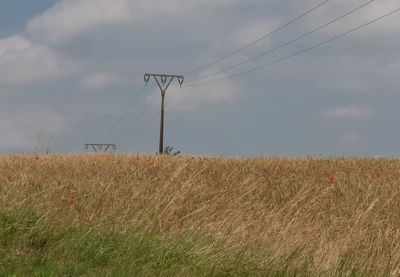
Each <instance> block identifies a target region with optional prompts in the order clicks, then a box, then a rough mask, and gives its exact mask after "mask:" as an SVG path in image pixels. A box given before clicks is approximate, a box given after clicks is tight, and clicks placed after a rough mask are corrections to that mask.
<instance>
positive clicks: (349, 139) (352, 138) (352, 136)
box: [340, 132, 363, 144]
mask: <svg viewBox="0 0 400 277" xmlns="http://www.w3.org/2000/svg"><path fill="white" fill-rule="evenodd" d="M362 139H363V138H362V137H361V136H360V135H359V134H357V133H353V132H352V133H347V134H344V135H343V136H342V137H341V138H340V140H341V142H342V143H345V144H353V143H356V142H359V141H361V140H362Z"/></svg>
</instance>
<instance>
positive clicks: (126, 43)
mask: <svg viewBox="0 0 400 277" xmlns="http://www.w3.org/2000/svg"><path fill="white" fill-rule="evenodd" d="M322 2H324V1H323V0H301V1H299V0H287V1H281V0H270V1H262V0H247V1H241V0H191V1H186V0H164V1H156V0H113V1H109V0H35V1H32V0H15V1H6V0H0V134H1V139H0V154H13V153H27V152H32V151H34V149H35V145H36V144H37V140H38V136H39V133H40V131H41V130H44V132H45V133H46V135H47V136H48V137H52V140H51V147H50V149H51V152H53V153H75V152H83V153H86V152H87V151H86V150H85V149H84V144H85V143H100V142H101V143H117V144H118V151H119V152H128V153H143V154H150V153H155V152H157V151H158V143H159V128H160V126H159V124H160V118H159V116H160V114H159V113H160V102H161V96H160V91H159V89H158V87H157V85H156V84H155V82H154V80H153V79H151V80H150V81H149V83H148V84H147V86H145V82H144V80H143V75H144V74H145V73H157V74H182V75H184V77H185V81H184V84H183V86H182V87H179V85H178V83H177V81H176V80H174V81H173V83H172V84H171V86H170V87H169V88H168V90H167V92H166V102H167V105H166V108H165V110H166V112H165V135H164V146H172V147H174V149H175V150H180V151H181V152H182V153H184V154H188V155H212V156H222V157H236V156H238V157H260V156H271V155H277V156H285V157H298V156H324V157H325V156H346V157H350V156H351V157H352V156H360V157H365V156H371V157H375V156H388V157H397V158H398V157H400V147H399V141H400V128H399V123H400V120H399V119H400V109H399V108H398V105H399V103H400V78H399V72H400V36H399V30H400V12H397V13H394V14H392V15H391V16H388V17H386V18H384V19H382V20H379V21H377V22H375V23H373V24H370V25H368V26H366V27H365V28H362V29H359V30H357V31H355V32H352V33H350V34H348V35H346V36H343V37H340V38H338V39H335V40H333V41H330V42H329V43H326V44H323V45H321V46H320V47H317V48H314V49H312V50H310V51H306V52H304V53H302V54H300V55H297V56H294V57H291V58H288V59H284V60H282V61H280V62H277V63H273V62H274V61H277V60H280V59H281V58H284V57H288V56H290V55H292V54H294V53H298V52H300V51H302V50H304V49H307V48H310V47H313V46H314V45H318V44H319V43H320V42H323V41H326V40H329V39H331V38H333V37H336V36H338V35H340V34H343V33H345V32H347V31H349V30H352V29H354V28H356V27H358V26H361V25H363V24H365V23H367V22H370V21H372V20H374V19H376V18H378V17H380V16H382V15H385V14H387V13H389V12H391V11H393V10H396V9H398V8H400V3H399V2H398V0H375V1H370V0H363V1H362V0H353V1H348V0H329V1H326V3H324V4H323V5H321V6H320V7H318V8H316V9H315V10H313V11H312V12H310V13H309V14H307V15H306V16H304V17H302V18H300V19H298V20H296V21H295V22H293V23H292V24H290V25H288V26H286V27H285V28H283V29H281V30H280V31H278V32H275V33H274V34H272V35H270V36H268V37H266V38H265V39H262V40H260V41H258V42H257V43H255V44H254V45H252V46H251V47H248V48H246V49H244V50H243V51H240V52H238V53H237V54H235V55H232V56H229V57H227V58H226V59H224V60H222V61H220V62H217V63H215V64H212V65H210V66H208V67H205V68H201V69H200V70H198V71H196V72H193V73H191V74H186V73H189V72H191V71H192V70H194V69H196V68H199V67H201V66H203V65H206V64H209V63H212V62H214V61H216V60H218V59H219V58H221V57H224V56H226V55H227V54H230V53H232V52H234V51H236V50H238V49H241V48H242V47H243V46H245V45H247V44H249V43H251V42H253V41H255V40H257V39H259V38H261V37H263V36H265V35H267V34H268V33H270V32H271V31H273V30H275V29H277V28H278V27H281V26H284V25H285V24H286V23H288V22H290V21H291V20H293V19H294V18H296V17H298V16H300V15H302V14H304V13H305V12H306V11H308V10H310V9H312V8H313V7H316V6H317V5H319V4H320V3H322ZM368 2H371V3H369V4H367V5H365V6H364V7H363V8H360V9H359V10H357V11H355V12H354V13H351V14H349V15H348V16H346V17H343V18H342V19H341V20H338V21H336V22H334V23H332V24H329V25H328V26H326V27H324V28H320V29H319V30H317V31H315V32H313V33H311V34H310V35H307V36H305V37H303V38H301V39H298V40H296V41H293V42H292V43H288V45H286V46H285V47H280V48H279V49H277V50H276V51H269V50H271V49H274V48H277V47H278V46H280V45H282V44H285V43H287V42H290V41H292V40H294V39H295V38H298V37H299V36H302V35H303V34H306V33H308V32H310V31H311V30H314V29H316V28H317V27H319V26H321V25H324V24H326V23H328V22H330V21H332V20H333V19H335V18H338V17H339V16H342V15H344V14H346V13H348V12H349V11H351V10H353V9H355V8H357V7H359V6H361V5H363V4H366V3H368ZM267 51H269V53H268V54H266V55H264V56H260V57H258V58H254V60H252V61H250V62H247V63H245V64H243V65H241V66H237V67H235V68H233V69H232V70H230V71H224V72H222V73H220V74H215V75H212V76H210V77H204V75H208V74H212V73H215V72H217V71H220V70H221V69H225V68H227V67H229V66H232V65H236V64H239V63H242V62H244V61H247V60H249V59H252V58H253V57H255V56H258V55H259V54H260V53H264V52H267ZM266 64H271V65H269V66H266V67H264V68H261V69H259V70H255V71H252V72H249V73H247V74H243V75H237V76H233V77H231V76H232V75H235V74H236V73H239V74H240V73H241V72H244V71H247V70H250V69H253V68H256V67H259V66H262V65H266ZM199 77H203V79H199ZM214 80H219V81H216V82H211V83H207V82H208V81H214ZM134 100H135V101H134ZM132 101H134V102H132ZM132 103H134V105H131V104H132ZM128 108H130V109H128ZM123 115H124V116H123ZM121 116H123V117H122V119H121ZM120 119H121V120H120ZM117 123H118V124H117ZM106 134H108V135H107V136H105V135H106ZM104 136H105V137H104Z"/></svg>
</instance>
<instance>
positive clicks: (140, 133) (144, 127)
mask: <svg viewBox="0 0 400 277" xmlns="http://www.w3.org/2000/svg"><path fill="white" fill-rule="evenodd" d="M177 88H178V90H177V91H176V92H175V93H174V94H173V95H172V97H171V98H169V99H168V100H167V102H166V103H165V106H168V104H169V103H170V102H172V101H173V99H174V98H175V97H176V96H177V95H178V94H179V92H180V91H181V90H180V89H181V87H180V86H177ZM160 114H161V112H157V113H156V114H155V115H154V116H153V117H152V118H151V119H150V120H149V121H147V122H146V124H145V125H144V126H143V128H142V129H140V131H139V132H138V133H136V135H135V136H134V137H133V138H132V139H131V140H129V141H128V142H127V143H125V144H124V145H123V146H122V148H126V146H127V145H128V144H130V143H132V142H134V141H135V140H136V139H137V138H138V137H140V136H141V135H142V134H143V133H144V131H146V130H147V128H149V127H150V125H151V124H152V123H153V121H154V120H155V119H156V118H158V117H159V116H160Z"/></svg>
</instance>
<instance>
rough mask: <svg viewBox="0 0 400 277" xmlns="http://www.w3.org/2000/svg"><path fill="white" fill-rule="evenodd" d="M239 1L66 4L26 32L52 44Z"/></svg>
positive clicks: (74, 0) (72, 0)
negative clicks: (104, 28)
mask: <svg viewBox="0 0 400 277" xmlns="http://www.w3.org/2000/svg"><path fill="white" fill-rule="evenodd" d="M234 2H238V0H217V1H215V0H191V1H187V0H169V1H159V0H135V1H131V0H112V1H110V0H63V1H61V2H59V3H57V4H56V5H55V6H53V7H52V8H50V9H48V10H47V11H45V12H44V13H43V14H41V15H39V16H36V17H35V18H33V19H32V20H30V21H29V23H28V26H27V32H28V33H29V34H30V35H31V36H33V37H35V38H39V39H42V40H45V41H47V42H51V43H59V42H63V41H67V40H69V39H71V38H73V37H75V36H76V35H79V34H82V33H84V32H86V31H88V30H91V29H93V28H96V27H98V26H101V25H104V24H118V23H129V22H138V21H151V20H154V18H159V17H172V16H177V15H180V16H182V15H184V16H188V14H189V13H190V12H192V11H195V10H197V9H198V8H200V7H201V6H204V5H213V6H214V7H215V6H216V5H229V4H232V3H234Z"/></svg>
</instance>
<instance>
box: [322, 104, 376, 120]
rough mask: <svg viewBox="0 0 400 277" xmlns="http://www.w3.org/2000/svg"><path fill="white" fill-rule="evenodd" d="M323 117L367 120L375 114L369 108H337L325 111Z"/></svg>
mask: <svg viewBox="0 0 400 277" xmlns="http://www.w3.org/2000/svg"><path fill="white" fill-rule="evenodd" d="M321 115H322V116H323V117H331V118H345V119H350V118H355V119H367V118H370V117H372V116H373V115H374V112H373V111H372V110H371V109H370V108H367V107H361V106H348V107H337V108H334V109H330V110H325V111H323V112H322V113H321Z"/></svg>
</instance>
